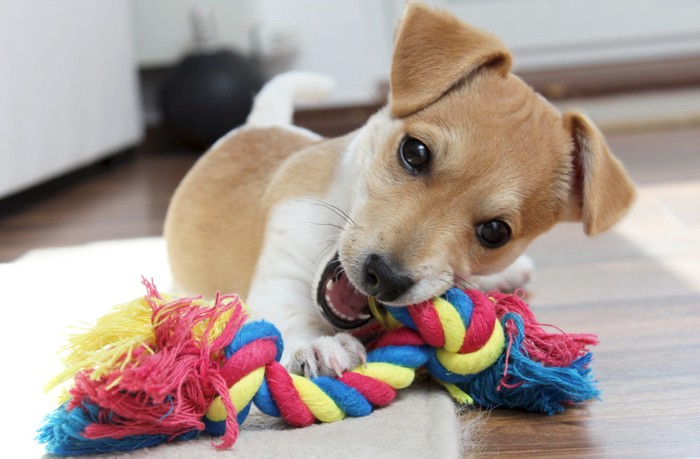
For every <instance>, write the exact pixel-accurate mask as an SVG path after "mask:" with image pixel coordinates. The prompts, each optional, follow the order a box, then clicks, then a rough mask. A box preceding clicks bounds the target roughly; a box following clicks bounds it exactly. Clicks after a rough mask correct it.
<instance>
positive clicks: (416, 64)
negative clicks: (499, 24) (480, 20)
mask: <svg viewBox="0 0 700 459" xmlns="http://www.w3.org/2000/svg"><path fill="white" fill-rule="evenodd" d="M484 65H490V66H493V67H495V68H497V69H498V71H499V72H501V73H502V74H503V75H506V74H507V73H508V72H509V71H510V67H511V57H510V53H509V52H508V50H507V49H506V47H505V45H503V43H501V41H500V40H498V39H497V38H496V37H493V36H491V35H489V34H487V33H485V32H482V31H480V30H478V29H475V28H472V27H470V26H468V25H467V24H465V23H463V22H462V21H460V20H459V19H457V18H455V17H454V16H452V15H450V14H448V13H446V12H443V11H438V10H434V9H431V8H429V7H427V6H425V5H421V4H418V3H409V4H408V6H407V7H406V11H405V13H404V16H403V19H402V20H401V22H400V24H399V27H398V29H397V31H396V39H395V44H394V57H393V60H392V64H391V101H390V108H391V113H392V115H393V116H395V117H403V116H407V115H410V114H412V113H415V112H417V111H418V110H420V109H422V108H425V107H427V106H428V105H430V104H432V103H433V102H435V101H436V100H437V99H439V98H440V96H442V95H443V94H445V92H447V91H448V90H449V89H450V88H452V87H453V86H454V85H456V84H457V83H459V82H460V81H461V80H462V79H464V78H466V77H467V76H469V75H470V74H471V73H472V72H474V71H475V70H477V69H478V68H480V67H482V66H484Z"/></svg>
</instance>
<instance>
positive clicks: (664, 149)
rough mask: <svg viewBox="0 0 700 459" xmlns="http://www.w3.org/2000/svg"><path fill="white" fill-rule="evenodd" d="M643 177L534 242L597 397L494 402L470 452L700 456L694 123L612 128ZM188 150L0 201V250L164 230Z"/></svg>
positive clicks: (3, 255) (699, 252)
mask: <svg viewBox="0 0 700 459" xmlns="http://www.w3.org/2000/svg"><path fill="white" fill-rule="evenodd" d="M609 143H610V144H611V146H612V148H613V150H614V151H616V153H617V154H618V155H619V156H620V157H621V158H622V160H623V162H624V163H625V164H626V165H627V167H628V169H629V171H630V173H631V175H632V176H633V178H634V179H635V180H636V182H637V183H638V185H639V188H640V197H639V200H638V202H637V204H636V206H635V208H634V210H633V211H632V212H631V214H630V216H629V217H628V218H627V219H626V220H625V221H624V222H623V223H622V224H621V225H619V226H618V227H617V228H616V229H615V230H614V231H611V232H609V233H607V234H604V235H601V236H598V237H596V238H592V239H588V238H586V237H585V236H583V234H582V231H581V228H580V226H579V225H574V224H567V225H561V226H559V227H557V228H556V229H555V230H553V231H552V232H551V233H549V234H547V235H545V237H543V238H542V239H540V240H539V241H537V242H536V243H535V244H533V246H532V250H531V254H532V256H533V257H534V259H535V261H536V263H537V264H538V274H537V278H536V280H535V281H534V284H533V286H532V289H531V292H530V296H529V300H530V302H531V304H532V305H533V307H534V308H535V311H536V312H537V314H538V318H539V319H540V320H541V321H542V322H545V323H553V324H557V325H558V326H560V327H561V328H563V329H565V330H569V331H572V332H594V333H597V334H599V336H600V340H601V344H600V345H599V346H598V347H597V349H596V351H595V356H596V357H595V359H596V361H595V365H594V371H595V375H596V377H597V379H598V380H599V384H600V387H601V389H602V397H601V400H600V401H595V402H592V403H590V404H587V405H586V406H583V407H578V408H574V409H571V410H569V411H567V412H566V413H565V414H563V415H557V416H552V417H548V416H541V415H533V414H527V413H521V412H517V411H510V410H494V411H492V412H490V413H488V414H486V415H484V414H483V413H482V414H475V413H467V414H464V415H463V417H464V419H465V422H466V421H467V420H469V419H470V418H472V417H474V416H482V417H484V418H485V421H484V422H483V423H481V428H480V429H479V431H478V432H476V433H475V434H474V436H473V438H474V440H475V441H474V442H473V447H472V448H471V449H470V450H469V451H467V452H466V454H467V455H468V456H475V457H614V458H617V457H650V458H659V457H671V458H677V457H700V127H686V128H676V129H667V130H663V131H646V132H638V133H618V134H613V135H610V136H609ZM195 159H196V157H195V155H194V154H191V153H185V152H182V151H178V150H177V149H173V148H171V147H163V146H162V145H160V146H158V145H156V146H155V147H154V146H153V145H151V146H150V147H147V148H141V149H140V150H139V151H137V153H136V155H135V158H134V159H133V160H132V161H127V162H121V163H116V164H107V165H103V166H101V167H99V168H97V169H96V170H95V171H93V172H94V173H93V174H92V175H90V176H88V177H84V178H82V179H80V180H78V181H75V182H74V183H70V184H68V185H65V186H63V187H62V189H60V190H54V191H53V192H52V193H51V195H50V196H44V197H39V198H36V197H35V198H33V199H32V200H31V202H28V203H19V204H15V205H14V206H12V207H13V208H12V209H10V210H9V211H8V209H7V208H5V209H4V213H3V214H0V261H10V260H13V259H14V258H16V257H18V256H20V255H21V254H22V253H24V252H25V251H28V250H31V249H34V248H38V247H48V246H55V245H69V244H81V243H85V242H90V241H95V240H100V239H113V238H130V237H139V236H147V235H157V234H159V233H160V231H161V226H162V220H163V217H164V214H165V210H166V206H167V204H168V200H169V197H170V194H171V193H172V190H173V189H174V187H175V186H176V184H177V183H178V181H179V180H180V178H181V177H182V176H183V174H184V173H185V172H186V170H187V169H188V168H189V167H190V165H191V164H192V163H193V161H194V160H195Z"/></svg>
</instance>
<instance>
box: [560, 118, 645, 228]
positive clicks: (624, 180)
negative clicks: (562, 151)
mask: <svg viewBox="0 0 700 459" xmlns="http://www.w3.org/2000/svg"><path fill="white" fill-rule="evenodd" d="M563 122H564V127H565V129H566V130H567V131H568V132H569V134H570V135H571V139H572V145H573V147H572V164H573V180H572V182H571V183H572V186H571V193H570V196H569V206H568V208H567V210H566V215H565V216H564V218H565V219H567V220H576V221H582V222H583V229H584V231H585V233H586V234H588V235H594V234H598V233H600V232H602V231H605V230H606V229H608V228H610V227H611V226H612V225H613V224H615V223H616V222H617V221H618V220H620V218H622V216H623V215H624V214H625V213H626V212H627V210H628V209H629V207H630V206H631V205H632V201H634V197H635V190H634V185H633V184H632V181H631V180H630V178H629V176H628V175H627V172H626V171H625V169H624V167H623V166H622V163H620V161H619V160H618V159H617V158H615V157H614V156H613V155H612V153H611V152H610V149H609V148H608V146H607V144H606V143H605V139H604V138H603V134H601V132H600V131H599V130H598V128H596V127H595V125H594V124H593V123H592V122H591V121H590V120H589V119H588V118H586V117H585V116H584V115H582V114H580V113H577V112H567V113H565V114H564V116H563Z"/></svg>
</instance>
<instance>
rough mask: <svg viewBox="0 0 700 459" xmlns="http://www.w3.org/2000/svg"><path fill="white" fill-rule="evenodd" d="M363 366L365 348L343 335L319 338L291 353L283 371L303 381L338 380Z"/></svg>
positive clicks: (345, 334)
mask: <svg viewBox="0 0 700 459" xmlns="http://www.w3.org/2000/svg"><path fill="white" fill-rule="evenodd" d="M366 363H367V353H366V351H365V347H364V346H363V345H362V343H361V342H360V341H358V340H357V338H354V337H353V336H350V335H348V334H347V333H338V334H336V335H335V336H322V337H320V338H316V339H314V340H313V341H311V342H309V343H304V344H301V345H297V346H296V347H294V349H293V350H292V354H291V356H290V360H289V363H288V364H287V369H288V370H289V371H290V372H292V373H296V374H300V375H305V376H307V377H315V376H341V375H342V374H343V372H344V371H346V370H351V369H353V368H355V367H357V366H358V365H364V364H366Z"/></svg>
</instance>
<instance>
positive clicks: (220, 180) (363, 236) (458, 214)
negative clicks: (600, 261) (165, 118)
mask: <svg viewBox="0 0 700 459" xmlns="http://www.w3.org/2000/svg"><path fill="white" fill-rule="evenodd" d="M510 68H511V56H510V54H509V52H508V50H507V49H506V48H505V47H504V45H503V44H502V43H501V42H500V41H499V40H498V39H496V38H495V37H493V36H491V35H488V34H486V33H484V32H482V31H479V30H477V29H474V28H472V27H470V26H468V25H466V24H464V23H462V22H461V21H459V20H458V19H456V18H455V17H453V16H451V15H449V14H448V13H445V12H442V11H436V10H433V9H430V8H428V7H426V6H423V5H420V4H409V6H408V7H407V8H406V11H405V13H404V16H403V18H402V20H401V22H400V24H399V26H398V30H397V32H396V38H395V50H394V55H393V59H392V63H391V92H390V96H389V102H388V104H387V105H386V107H384V108H383V109H381V110H380V111H379V112H378V113H376V114H375V115H373V116H372V117H371V118H370V119H369V120H368V121H367V124H365V125H364V126H363V127H362V128H360V129H358V130H357V131H355V132H352V133H350V134H348V135H346V136H344V137H340V138H335V139H324V138H321V137H320V136H318V135H316V134H314V133H312V132H309V131H307V130H304V129H301V128H299V127H295V126H292V125H291V123H292V110H293V103H294V102H295V101H300V100H304V101H307V100H313V99H316V98H320V97H322V96H323V95H325V94H326V93H327V92H328V91H329V90H330V87H331V82H330V81H329V80H328V79H327V78H325V77H321V76H317V75H311V74H305V73H298V72H297V73H288V74H283V75H281V76H278V77H276V78H274V79H273V80H271V81H270V82H269V83H268V84H267V85H266V86H265V87H264V88H263V89H262V91H261V93H260V94H259V95H258V96H257V98H256V100H255V103H254V106H253V110H252V113H251V114H250V117H249V118H248V121H247V123H246V124H245V125H244V126H242V127H240V128H238V129H236V130H234V131H233V132H231V133H229V134H227V135H226V136H225V137H224V138H222V139H221V140H219V141H218V142H217V143H216V144H215V145H214V146H213V147H212V148H211V149H210V150H209V152H207V153H206V154H205V155H204V156H203V157H202V158H201V159H200V160H199V161H198V162H197V163H196V164H195V166H194V167H193V168H192V170H191V171H190V172H189V173H188V174H187V176H186V177H185V178H184V179H183V181H182V183H181V184H180V186H179V187H178V189H177V191H176V192H175V195H174V197H173V199H172V202H171V205H170V208H169V211H168V215H167V218H166V222H165V237H166V240H167V247H168V255H169V260H170V265H171V269H172V273H173V278H174V280H175V282H176V285H177V286H178V288H179V289H181V290H183V291H186V292H188V293H194V294H202V295H205V296H211V295H214V294H215V293H216V292H217V291H221V292H236V293H238V294H239V295H240V296H241V297H242V298H243V299H245V300H246V301H247V303H248V304H249V305H250V306H251V309H252V311H253V315H254V316H257V317H258V318H264V319H267V320H269V321H271V322H273V323H274V324H275V325H276V326H278V327H279V328H280V330H281V332H282V335H283V337H284V339H285V343H286V346H285V347H286V350H285V352H284V357H283V363H285V364H286V365H287V366H288V367H289V369H290V370H291V371H296V372H301V373H306V374H309V375H316V374H331V375H332V374H338V373H340V372H342V371H343V370H345V369H349V368H352V367H354V366H356V365H357V364H360V363H362V362H363V360H364V355H365V354H364V348H363V346H362V344H361V343H360V342H359V341H358V340H357V339H356V338H354V337H353V336H351V335H350V334H348V333H347V331H349V330H355V329H357V328H359V327H362V326H364V325H365V324H367V323H368V322H369V321H370V320H371V318H370V315H369V313H368V302H367V297H368V296H373V297H375V298H376V299H377V300H378V301H379V302H381V303H384V304H388V305H395V306H401V305H408V304H414V303H419V302H421V301H424V300H426V299H428V298H431V297H433V296H436V295H440V294H442V293H443V292H445V291H446V290H447V289H448V288H449V287H452V286H453V285H460V284H463V283H464V282H466V280H467V279H470V278H471V277H472V276H485V275H490V274H494V273H499V272H501V271H503V270H506V273H505V274H496V277H491V278H488V277H487V278H486V279H485V280H483V281H482V282H484V283H485V284H482V285H484V286H486V287H487V288H490V287H491V286H502V287H507V288H515V287H518V286H519V285H520V284H522V283H524V282H526V281H527V279H528V276H529V273H530V270H531V266H529V263H528V262H527V260H526V259H523V258H522V257H521V258H520V261H518V262H515V265H514V266H513V267H511V268H508V267H509V266H511V265H512V264H513V263H514V261H516V259H518V257H520V256H521V254H522V253H523V251H524V250H525V248H526V247H527V245H528V244H529V243H530V242H531V241H532V240H533V239H534V238H535V237H536V236H538V235H540V234H542V233H544V232H545V231H547V230H548V229H550V228H551V227H552V226H553V225H554V224H555V223H557V222H559V221H581V222H582V223H583V230H584V232H585V233H586V234H588V235H593V234H596V233H600V232H601V231H603V230H606V229H607V228H609V227H610V226H611V225H613V224H614V223H615V222H617V221H618V220H619V219H620V218H621V217H622V216H623V214H625V212H626V211H627V209H628V208H629V206H630V204H631V202H632V200H633V198H634V188H633V185H632V183H631V181H630V179H629V178H628V176H627V174H626V172H625V170H624V169H623V167H622V165H621V163H620V162H619V161H618V160H617V159H616V158H615V157H613V155H612V154H611V153H610V151H609V149H608V147H607V146H606V143H605V141H604V139H603V137H602V135H601V133H600V132H599V131H598V129H597V128H596V127H595V126H594V125H593V124H592V123H591V121H590V120H588V119H587V118H586V117H585V116H583V115H581V114H579V113H575V112H567V113H564V114H561V113H559V112H558V111H557V110H556V109H555V108H554V107H553V106H552V105H550V104H549V103H548V102H547V101H546V100H545V99H544V98H543V97H541V96H540V95H538V94H537V93H535V92H534V91H533V90H532V89H531V88H530V87H528V86H527V85H526V84H525V83H523V81H522V80H520V79H519V78H518V77H516V76H514V75H513V74H511V73H510ZM523 260H525V261H523ZM507 268H508V269H507Z"/></svg>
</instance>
